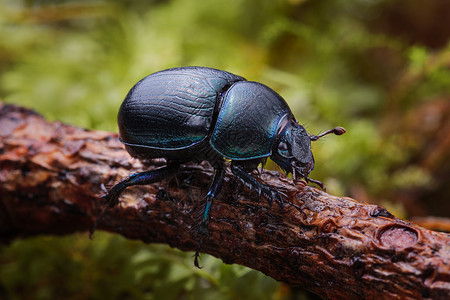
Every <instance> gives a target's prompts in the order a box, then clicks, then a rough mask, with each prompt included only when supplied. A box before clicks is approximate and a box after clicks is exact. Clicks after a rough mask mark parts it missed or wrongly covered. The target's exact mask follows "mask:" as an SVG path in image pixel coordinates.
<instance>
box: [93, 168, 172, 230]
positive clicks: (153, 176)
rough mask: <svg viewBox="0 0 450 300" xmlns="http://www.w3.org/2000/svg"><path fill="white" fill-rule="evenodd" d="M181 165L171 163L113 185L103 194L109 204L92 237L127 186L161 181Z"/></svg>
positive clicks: (131, 176)
mask: <svg viewBox="0 0 450 300" xmlns="http://www.w3.org/2000/svg"><path fill="white" fill-rule="evenodd" d="M179 167H180V163H171V164H169V165H167V166H165V167H162V168H160V169H156V170H153V171H147V172H142V173H136V174H132V175H130V176H128V177H127V178H125V179H124V180H122V181H120V182H119V183H118V184H116V185H115V186H113V187H112V188H111V189H110V190H109V192H108V193H107V194H106V195H104V196H102V198H103V199H104V200H106V203H107V204H108V206H106V207H105V209H104V210H103V212H102V213H101V214H100V216H99V217H98V218H97V220H95V222H94V225H92V227H91V229H90V230H89V232H90V234H89V235H90V236H91V237H92V235H93V234H94V230H95V228H97V225H98V224H99V223H100V221H101V220H102V218H103V216H104V215H105V212H106V210H107V209H108V208H109V207H114V206H115V205H117V203H119V196H120V194H121V193H122V192H123V191H124V190H125V189H126V188H127V187H129V186H133V185H145V184H150V183H155V182H158V181H161V180H162V179H164V178H166V177H169V176H170V175H172V174H174V173H175V172H176V171H177V170H178V169H179Z"/></svg>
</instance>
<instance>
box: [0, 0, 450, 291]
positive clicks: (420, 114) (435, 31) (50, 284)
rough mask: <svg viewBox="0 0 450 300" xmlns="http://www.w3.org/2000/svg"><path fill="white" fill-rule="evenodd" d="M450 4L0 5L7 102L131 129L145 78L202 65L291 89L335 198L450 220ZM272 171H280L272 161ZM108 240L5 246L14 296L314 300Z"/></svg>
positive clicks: (6, 286)
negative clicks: (127, 101) (123, 113)
mask: <svg viewBox="0 0 450 300" xmlns="http://www.w3.org/2000/svg"><path fill="white" fill-rule="evenodd" d="M449 19H450V2H448V1H439V0H429V1H426V0H420V1H407V0H394V1H387V0H337V1H326V0H316V1H312V0H310V1H307V0H270V1H269V0H268V1H261V0H230V1H223V0H208V1H198V0H171V1H167V0H151V1H144V0H141V1H131V0H120V1H88V0H72V1H51V0H28V1H25V0H23V1H8V0H0V101H5V102H9V103H15V104H20V105H24V106H27V107H31V108H33V109H35V110H36V111H37V112H39V113H41V114H43V115H44V116H45V117H46V118H48V119H49V120H60V121H63V122H65V123H70V124H74V125H77V126H82V127H86V128H94V129H101V130H109V131H117V125H116V114H117V110H118V107H119V105H120V103H121V101H122V100H123V98H124V96H125V95H126V93H127V91H128V90H129V89H130V88H131V86H133V84H134V83H135V82H137V81H138V80H139V79H141V78H142V77H144V76H146V75H148V74H150V73H153V72H155V71H158V70H162V69H165V68H169V67H175V66H185V65H199V66H209V67H214V68H218V69H225V70H228V71H230V72H233V73H236V74H239V75H242V76H244V77H246V78H247V79H249V80H254V81H260V82H263V83H264V84H266V85H268V86H270V87H272V88H273V89H275V90H276V91H277V92H279V93H280V94H281V95H282V96H283V97H284V98H285V99H286V100H287V101H288V103H289V104H290V106H291V108H292V110H293V111H294V114H295V115H296V117H297V119H298V120H299V121H300V123H301V124H304V125H305V126H306V128H307V129H308V131H309V132H311V133H313V134H317V133H320V132H321V131H323V130H326V129H330V128H332V127H335V126H337V125H339V126H343V127H345V128H346V129H347V131H348V132H347V134H345V135H344V136H342V137H334V136H333V137H332V136H329V137H327V138H324V139H323V140H320V141H318V142H315V143H314V144H313V147H314V148H313V151H314V155H315V158H316V169H315V170H314V171H313V172H312V173H311V177H312V178H315V179H318V180H321V181H323V182H324V183H325V185H326V186H327V190H328V191H329V192H330V193H332V194H337V195H346V196H351V197H355V198H357V199H359V200H362V201H367V202H371V203H378V204H381V205H384V206H386V207H387V208H388V209H389V210H391V211H392V212H394V213H395V214H396V215H398V216H400V217H403V218H411V217H414V216H427V215H437V216H442V217H450V202H449V201H447V200H448V199H450V189H449V188H448V185H447V182H448V181H449V179H450V176H449V174H450V172H449V170H450V162H449V161H450V159H449V154H448V153H449V152H450V150H449V148H450V146H449V145H448V143H446V142H445V137H446V136H448V135H449V134H450V126H449V119H450V105H449V103H450V43H449V37H450V30H448V23H447V22H448V20H449ZM268 167H269V168H274V169H276V166H275V165H274V164H268ZM202 259H203V260H202V264H203V265H204V266H205V267H204V269H202V270H198V269H195V268H193V265H192V253H182V252H180V251H178V250H175V249H171V248H169V247H166V246H162V245H145V244H143V243H141V242H137V241H128V240H125V239H124V238H122V237H119V236H113V235H108V234H105V233H101V232H98V233H97V234H96V237H95V239H93V240H89V238H88V235H87V234H80V235H74V236H69V237H35V238H29V239H25V240H17V241H15V242H13V243H12V244H10V245H2V246H0V298H1V299H247V300H249V299H307V298H308V297H309V298H313V297H314V296H312V295H308V294H307V293H305V292H302V291H299V290H297V289H292V288H289V287H287V286H285V285H283V284H280V283H277V282H275V281H274V280H273V279H271V278H268V277H266V276H264V275H263V274H261V273H259V272H256V271H253V270H250V269H247V268H244V267H241V266H237V265H225V264H223V263H221V261H220V260H217V259H215V258H213V257H208V256H206V255H204V256H202Z"/></svg>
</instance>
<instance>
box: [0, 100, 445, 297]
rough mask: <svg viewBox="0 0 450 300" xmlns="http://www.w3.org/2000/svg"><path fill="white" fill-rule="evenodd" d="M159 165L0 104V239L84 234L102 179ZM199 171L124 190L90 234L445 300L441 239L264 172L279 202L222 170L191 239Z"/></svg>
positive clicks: (301, 280)
mask: <svg viewBox="0 0 450 300" xmlns="http://www.w3.org/2000/svg"><path fill="white" fill-rule="evenodd" d="M164 163H165V162H164V161H163V160H155V161H152V162H148V163H142V162H140V161H138V160H135V159H131V158H130V156H129V155H128V154H127V153H126V151H125V150H124V147H123V146H122V144H121V143H120V142H119V141H118V138H117V135H116V134H113V133H109V132H102V131H88V130H84V129H81V128H77V127H74V126H69V125H65V124H62V123H59V122H53V123H49V122H46V121H45V120H44V119H43V118H42V117H41V116H39V115H37V114H36V113H34V112H32V111H30V110H27V109H24V108H20V107H16V106H11V105H5V104H1V103H0V237H1V239H2V241H3V242H6V241H8V240H12V239H15V238H21V237H26V236H31V235H38V234H70V233H73V232H76V231H85V232H87V231H88V230H89V229H90V227H91V226H92V224H93V223H94V222H95V220H96V219H97V217H98V216H99V215H100V214H101V212H102V211H103V209H104V207H105V205H104V203H103V201H102V200H101V198H100V196H101V195H102V194H103V193H104V191H103V190H102V184H105V185H106V187H107V188H108V187H111V186H112V185H114V183H116V182H117V181H119V180H120V179H122V178H124V177H126V176H127V175H129V174H131V173H134V172H139V171H143V170H151V169H154V168H157V167H160V166H163V165H164ZM211 175H212V169H211V168H210V167H209V166H208V165H207V164H201V165H195V164H189V165H185V166H183V168H182V170H181V172H180V173H179V174H177V175H175V176H174V177H173V178H170V179H168V180H164V181H162V182H160V183H156V184H152V185H148V186H139V187H131V188H129V189H128V190H126V191H125V192H124V193H123V195H122V197H121V203H120V205H118V206H116V207H115V208H113V209H109V210H107V211H106V213H105V215H104V217H103V219H102V221H101V222H100V223H99V225H98V229H102V230H107V231H110V232H115V233H118V234H121V235H123V236H125V237H128V238H131V239H139V240H142V241H143V242H146V243H153V242H158V243H166V244H169V245H170V246H172V247H177V248H179V249H182V250H186V251H188V250H197V249H199V250H200V251H201V252H204V253H209V254H212V255H214V256H216V257H219V258H221V259H222V260H223V261H224V262H225V263H237V264H242V265H245V266H248V267H250V268H253V269H256V270H259V271H262V272H264V273H265V274H267V275H269V276H271V277H273V278H275V279H277V280H279V281H283V282H285V283H288V284H290V285H292V286H300V287H303V288H305V289H308V290H310V291H312V292H314V293H317V294H318V295H320V296H322V297H324V298H329V299H392V298H396V297H398V298H404V299H408V298H410V299H420V298H424V299H426V298H430V299H431V298H432V299H448V297H449V295H450V235H448V234H446V233H439V232H434V231H430V230H427V229H424V228H422V227H419V226H417V225H414V224H411V223H409V222H406V221H403V220H400V219H398V218H396V217H395V216H393V215H392V214H391V213H389V212H388V211H386V209H384V208H382V207H380V206H377V205H369V204H365V203H360V202H358V201H356V200H354V199H350V198H346V197H336V196H333V195H329V194H327V193H325V192H323V191H320V190H318V189H316V188H314V187H310V186H303V185H293V184H292V181H291V180H289V179H287V178H285V177H284V176H283V175H281V174H279V173H277V172H268V171H264V172H263V174H261V176H260V179H261V180H263V181H264V182H266V183H268V184H270V185H272V186H275V187H277V189H279V190H282V191H284V193H286V195H287V196H288V199H286V201H287V202H288V203H287V204H286V205H285V207H284V208H283V209H281V208H280V207H278V206H277V205H273V206H272V207H269V205H268V203H267V201H266V199H264V197H261V199H258V198H259V196H258V195H257V194H255V193H254V192H252V191H250V190H248V189H247V188H246V187H245V186H243V185H242V184H241V183H240V182H239V181H238V180H237V179H235V178H234V177H233V176H232V175H231V173H230V172H229V171H227V174H226V176H225V182H224V185H223V187H222V191H221V193H220V195H219V196H218V199H216V200H215V202H214V205H213V206H212V210H211V220H210V225H209V228H210V232H209V234H208V235H204V234H200V233H198V232H197V230H196V226H197V225H198V224H199V221H200V219H201V213H202V212H203V207H204V206H203V205H204V204H203V203H202V200H203V197H204V194H205V192H206V190H207V188H208V184H209V181H210V179H211ZM86 234H87V233H86ZM92 242H93V243H95V239H94V240H93V241H92Z"/></svg>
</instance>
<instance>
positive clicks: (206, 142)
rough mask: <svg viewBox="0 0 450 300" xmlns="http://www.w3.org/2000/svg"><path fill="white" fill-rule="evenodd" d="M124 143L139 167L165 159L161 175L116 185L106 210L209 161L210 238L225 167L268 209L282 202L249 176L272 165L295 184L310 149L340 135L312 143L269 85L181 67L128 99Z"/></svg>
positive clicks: (308, 165)
mask: <svg viewBox="0 0 450 300" xmlns="http://www.w3.org/2000/svg"><path fill="white" fill-rule="evenodd" d="M117 120H118V125H119V138H120V140H121V142H122V143H123V144H124V145H125V148H126V150H127V151H128V153H129V154H130V155H131V156H133V157H135V158H138V159H152V158H165V159H166V160H167V165H166V166H165V167H162V168H160V169H156V170H152V171H147V172H142V173H136V174H132V175H130V176H128V177H127V178H125V179H124V180H122V181H120V182H119V183H117V184H116V185H115V186H113V187H112V188H111V190H110V191H109V192H108V193H107V194H106V195H105V196H104V198H105V199H106V201H107V203H108V204H109V207H113V206H115V205H116V204H117V203H118V198H119V196H120V194H121V193H122V192H123V190H125V189H126V188H127V187H129V186H133V185H145V184H150V183H154V182H157V181H160V180H162V179H164V178H166V177H169V176H170V175H172V174H174V173H176V172H177V171H179V169H180V165H181V164H182V163H186V162H189V161H194V162H201V161H204V160H206V161H208V162H209V163H210V164H211V165H212V167H213V168H214V176H213V178H212V181H211V185H210V187H209V189H208V192H207V194H206V197H205V200H204V201H205V202H206V206H205V209H204V212H203V215H202V220H201V224H202V225H203V227H204V228H206V230H207V224H208V216H209V211H210V208H211V205H212V202H213V200H214V198H215V197H216V196H217V195H218V193H219V191H220V188H221V185H222V181H223V178H224V174H225V168H226V162H227V161H229V162H230V164H229V165H230V168H231V172H232V173H233V174H234V175H235V176H237V177H238V178H239V179H240V180H241V181H242V182H243V183H244V184H245V185H246V186H248V187H250V188H251V189H253V190H255V191H257V192H258V193H259V194H263V195H264V196H265V197H266V198H267V199H268V201H269V204H270V205H271V204H272V202H273V201H276V202H277V203H278V205H279V206H280V207H282V205H283V199H282V197H281V195H280V192H278V191H276V190H275V189H274V188H273V187H270V186H268V185H266V184H264V183H262V182H260V181H259V180H257V179H256V178H254V177H253V175H252V174H251V173H252V171H254V170H255V169H256V168H257V167H258V165H259V164H260V163H264V162H265V161H266V159H267V158H271V159H272V160H273V161H274V162H275V163H277V164H278V165H279V166H280V167H281V169H283V170H284V171H285V172H286V173H292V175H293V179H294V181H297V180H298V179H301V178H304V179H305V180H306V181H307V182H313V183H316V184H318V185H319V186H320V187H322V188H323V184H322V183H321V182H320V181H316V180H313V179H310V178H309V177H308V175H309V173H310V172H311V170H313V169H314V157H313V154H312V152H311V141H315V140H317V139H319V138H320V137H322V136H324V135H326V134H329V133H334V134H336V135H341V134H343V133H344V132H345V129H344V128H342V127H336V128H334V129H332V130H328V131H325V132H324V133H322V134H320V135H310V134H308V133H307V132H306V130H305V128H304V127H303V126H302V125H300V124H299V123H298V122H297V120H296V119H295V118H294V115H293V114H292V112H291V110H290V108H289V106H288V105H287V103H286V101H285V100H284V99H283V98H282V97H281V96H280V95H278V94H277V93H276V92H275V91H273V90H272V89H271V88H269V87H267V86H266V85H264V84H261V83H258V82H253V81H247V80H246V79H245V78H243V77H241V76H237V75H234V74H232V73H229V72H226V71H222V70H217V69H212V68H206V67H179V68H172V69H167V70H163V71H159V72H156V73H154V74H151V75H149V76H147V77H145V78H144V79H142V80H140V81H139V82H138V83H136V84H135V85H134V86H133V87H132V88H131V90H130V91H129V92H128V94H127V96H126V98H125V100H124V101H123V103H122V105H121V106H120V109H119V113H118V116H117Z"/></svg>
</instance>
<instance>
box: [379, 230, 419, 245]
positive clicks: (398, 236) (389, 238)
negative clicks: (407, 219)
mask: <svg viewBox="0 0 450 300" xmlns="http://www.w3.org/2000/svg"><path fill="white" fill-rule="evenodd" d="M377 236H378V240H379V241H380V242H381V244H382V245H383V246H387V247H395V248H406V247H409V246H412V245H414V244H415V243H417V239H418V236H419V233H418V232H417V230H416V229H414V228H411V227H409V226H405V225H401V224H395V225H388V226H385V227H382V228H381V229H380V231H379V233H378V235H377Z"/></svg>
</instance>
